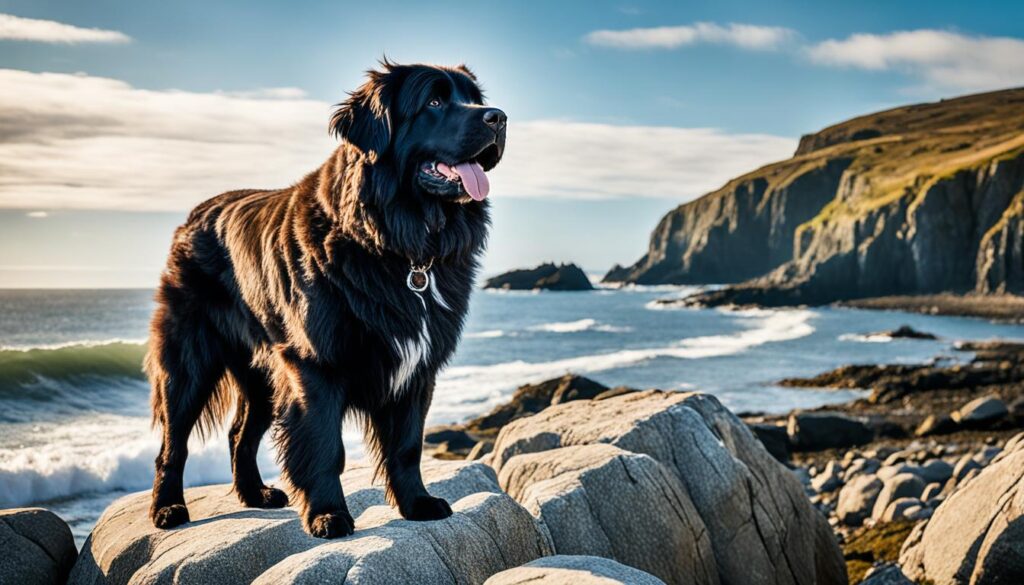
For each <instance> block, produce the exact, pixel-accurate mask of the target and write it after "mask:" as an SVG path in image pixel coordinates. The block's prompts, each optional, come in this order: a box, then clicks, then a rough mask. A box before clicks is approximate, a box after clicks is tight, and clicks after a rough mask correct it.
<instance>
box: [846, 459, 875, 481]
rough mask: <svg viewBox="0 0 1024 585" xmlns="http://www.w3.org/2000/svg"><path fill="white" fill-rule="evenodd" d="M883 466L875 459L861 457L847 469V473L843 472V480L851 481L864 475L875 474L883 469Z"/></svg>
mask: <svg viewBox="0 0 1024 585" xmlns="http://www.w3.org/2000/svg"><path fill="white" fill-rule="evenodd" d="M881 466H882V464H881V462H879V461H878V459H875V458H864V457H861V458H859V459H854V460H853V462H852V463H850V465H849V467H847V468H846V471H844V472H843V479H844V480H846V481H849V480H851V479H853V478H854V477H857V476H858V475H861V474H864V473H875V472H876V471H878V470H879V468H881Z"/></svg>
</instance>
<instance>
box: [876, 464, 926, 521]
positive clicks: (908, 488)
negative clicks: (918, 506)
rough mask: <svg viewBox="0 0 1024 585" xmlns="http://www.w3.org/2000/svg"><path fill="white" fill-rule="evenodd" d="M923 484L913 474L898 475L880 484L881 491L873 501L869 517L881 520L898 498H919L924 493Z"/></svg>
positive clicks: (921, 480)
mask: <svg viewBox="0 0 1024 585" xmlns="http://www.w3.org/2000/svg"><path fill="white" fill-rule="evenodd" d="M924 488H925V483H924V480H923V479H921V478H920V477H918V476H916V475H914V474H913V473H898V474H896V475H894V476H892V477H890V478H889V479H886V480H884V481H883V482H882V491H881V492H879V493H878V498H877V499H875V506H874V508H872V512H871V517H872V518H874V519H875V520H882V519H883V517H884V516H885V511H886V509H888V508H889V504H892V503H893V502H895V501H896V500H898V499H900V498H920V497H921V494H922V493H924Z"/></svg>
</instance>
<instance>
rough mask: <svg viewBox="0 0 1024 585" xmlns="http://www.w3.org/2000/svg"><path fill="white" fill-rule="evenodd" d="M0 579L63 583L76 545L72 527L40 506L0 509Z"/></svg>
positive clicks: (29, 583)
mask: <svg viewBox="0 0 1024 585" xmlns="http://www.w3.org/2000/svg"><path fill="white" fill-rule="evenodd" d="M0 551H3V552H2V553H0V583H3V584H7V583H10V584H11V585H15V584H17V585H37V584H38V585H50V584H57V583H64V580H65V579H67V576H68V572H69V571H70V570H71V566H72V565H74V564H75V558H76V557H77V556H78V549H77V548H75V539H74V537H72V536H71V529H70V528H68V525H67V524H65V523H64V521H63V520H61V519H60V518H59V517H58V516H57V515H56V514H54V513H53V512H50V511H49V510H44V509H42V508H15V509H12V510H0Z"/></svg>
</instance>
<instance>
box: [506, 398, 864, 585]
mask: <svg viewBox="0 0 1024 585" xmlns="http://www.w3.org/2000/svg"><path fill="white" fill-rule="evenodd" d="M595 443H607V444H611V445H614V446H616V447H619V448H620V449H623V450H625V451H630V452H632V453H639V454H645V455H648V456H649V457H651V458H652V459H654V460H656V461H658V462H659V463H661V464H662V465H663V466H664V467H665V468H666V469H667V470H669V471H670V472H672V473H673V474H675V476H676V477H677V478H678V479H679V480H680V483H681V485H682V486H683V487H684V488H685V492H686V494H687V495H688V496H689V498H690V500H691V501H692V502H693V504H694V507H695V508H696V510H697V513H698V514H699V515H700V517H701V519H702V520H703V521H704V524H705V526H706V527H707V529H708V536H709V537H710V540H711V549H712V552H713V554H714V557H715V564H716V566H717V569H718V577H719V580H720V581H721V582H722V583H795V584H810V583H822V584H825V583H829V584H831V583H846V568H845V564H844V562H843V559H842V555H841V553H840V551H839V548H838V546H837V545H836V542H835V538H834V537H833V535H832V533H831V530H830V529H829V527H828V524H827V522H826V521H825V518H824V517H823V516H822V515H821V514H820V513H818V512H817V511H816V510H814V509H813V508H812V507H811V505H810V502H809V501H808V500H807V498H806V496H805V495H804V491H803V487H802V486H801V485H800V483H799V482H798V481H797V479H796V477H795V476H794V475H793V474H792V473H791V472H790V471H789V470H788V469H786V468H785V467H783V466H782V465H781V464H780V463H778V462H777V461H775V459H773V458H772V456H771V455H769V454H768V452H767V451H766V450H765V449H764V447H763V446H762V445H761V443H760V442H759V441H758V440H757V439H756V438H755V437H754V436H753V434H751V432H750V430H749V429H748V428H747V427H746V425H744V424H743V423H742V422H741V421H740V420H739V419H738V418H737V417H736V416H735V415H733V414H732V413H731V412H729V411H728V410H727V409H725V408H724V407H723V406H722V405H721V404H719V402H718V401H717V400H716V399H715V398H714V397H712V396H708V395H704V394H697V393H676V392H671V393H665V392H658V391H648V392H637V393H632V394H626V395H623V396H618V397H615V398H609V399H607V400H601V401H576V402H570V403H567V404H560V405H557V406H552V407H550V408H547V409H545V410H544V411H542V412H541V413H539V414H537V415H535V416H532V417H530V418H526V419H520V420H517V421H514V422H512V423H510V424H509V425H508V426H506V427H505V428H504V429H502V431H501V433H500V434H499V435H498V439H497V441H496V443H495V446H494V451H493V452H492V453H491V455H490V457H491V461H492V463H493V464H494V465H495V467H496V468H497V469H498V470H499V472H500V473H503V470H504V467H505V466H506V465H513V463H512V460H513V458H514V457H516V456H520V455H523V454H527V453H537V452H541V451H548V450H552V449H558V448H561V447H568V446H573V445H590V444H595Z"/></svg>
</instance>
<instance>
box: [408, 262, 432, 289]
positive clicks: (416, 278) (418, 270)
mask: <svg viewBox="0 0 1024 585" xmlns="http://www.w3.org/2000/svg"><path fill="white" fill-rule="evenodd" d="M405 285H406V286H408V287H409V290H411V291H413V292H418V293H419V292H423V291H425V290H427V287H428V286H429V285H430V273H429V272H427V269H426V268H423V267H421V266H413V267H412V268H410V269H409V276H406V277H405Z"/></svg>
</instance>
